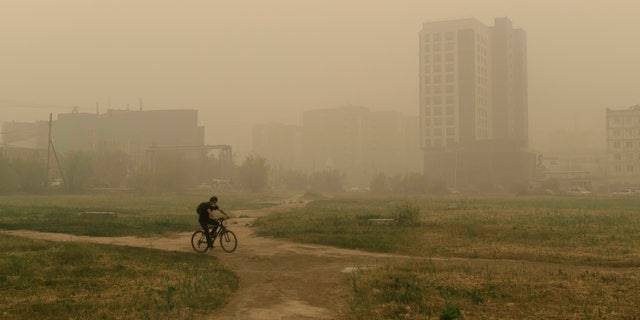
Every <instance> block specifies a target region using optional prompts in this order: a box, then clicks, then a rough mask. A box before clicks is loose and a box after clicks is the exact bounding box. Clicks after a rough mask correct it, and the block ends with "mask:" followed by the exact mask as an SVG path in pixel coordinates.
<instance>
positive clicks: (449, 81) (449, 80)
mask: <svg viewBox="0 0 640 320" xmlns="http://www.w3.org/2000/svg"><path fill="white" fill-rule="evenodd" d="M446 79H447V83H452V82H453V75H452V74H447V76H446Z"/></svg>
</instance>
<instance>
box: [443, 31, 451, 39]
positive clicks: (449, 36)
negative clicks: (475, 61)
mask: <svg viewBox="0 0 640 320" xmlns="http://www.w3.org/2000/svg"><path fill="white" fill-rule="evenodd" d="M444 38H445V40H448V41H451V40H453V32H447V33H445V34H444Z"/></svg>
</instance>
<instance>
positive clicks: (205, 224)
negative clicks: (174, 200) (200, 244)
mask: <svg viewBox="0 0 640 320" xmlns="http://www.w3.org/2000/svg"><path fill="white" fill-rule="evenodd" d="M198 222H199V223H200V226H201V227H202V230H204V235H205V236H206V237H207V243H209V244H211V235H210V234H209V225H213V229H212V231H213V230H216V229H217V228H218V221H216V220H213V219H211V218H208V217H207V218H200V219H199V220H198Z"/></svg>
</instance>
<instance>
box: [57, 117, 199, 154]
mask: <svg viewBox="0 0 640 320" xmlns="http://www.w3.org/2000/svg"><path fill="white" fill-rule="evenodd" d="M52 136H53V140H54V143H55V147H56V149H57V150H59V151H61V152H65V151H90V152H97V153H101V152H115V151H119V152H123V153H125V154H127V155H129V156H131V157H132V158H133V159H142V158H144V157H145V152H146V151H147V149H149V148H150V147H167V146H189V147H194V146H203V145H204V127H202V126H198V111H197V110H147V111H130V110H115V109H109V110H107V112H106V113H104V114H94V113H61V114H58V119H57V120H56V121H54V124H53V130H52Z"/></svg>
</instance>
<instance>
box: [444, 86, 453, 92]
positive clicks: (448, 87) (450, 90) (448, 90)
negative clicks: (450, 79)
mask: <svg viewBox="0 0 640 320" xmlns="http://www.w3.org/2000/svg"><path fill="white" fill-rule="evenodd" d="M446 92H447V93H453V86H452V85H447V91H446Z"/></svg>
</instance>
